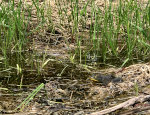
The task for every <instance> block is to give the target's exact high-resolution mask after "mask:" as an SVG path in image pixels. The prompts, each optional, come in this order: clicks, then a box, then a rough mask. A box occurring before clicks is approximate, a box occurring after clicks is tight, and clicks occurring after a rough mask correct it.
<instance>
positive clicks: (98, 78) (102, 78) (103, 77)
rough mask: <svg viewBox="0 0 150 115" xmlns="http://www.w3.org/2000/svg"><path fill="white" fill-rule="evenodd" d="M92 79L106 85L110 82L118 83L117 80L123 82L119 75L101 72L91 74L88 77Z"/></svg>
mask: <svg viewBox="0 0 150 115" xmlns="http://www.w3.org/2000/svg"><path fill="white" fill-rule="evenodd" d="M90 79H91V80H92V81H96V82H99V83H101V84H102V85H105V86H106V85H108V84H109V83H110V82H113V83H118V82H123V79H122V78H121V77H115V76H114V75H113V74H109V75H103V74H98V75H95V74H94V75H92V76H91V77H90Z"/></svg>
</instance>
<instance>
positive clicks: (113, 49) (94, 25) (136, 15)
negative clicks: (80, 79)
mask: <svg viewBox="0 0 150 115" xmlns="http://www.w3.org/2000/svg"><path fill="white" fill-rule="evenodd" d="M31 2H32V4H31V5H30V6H26V8H25V7H24V5H23V3H22V2H21V1H20V2H19V3H18V7H15V3H14V1H9V2H8V5H7V4H6V5H4V4H1V5H0V8H1V10H0V33H1V36H0V52H1V54H2V57H4V60H3V61H4V63H5V65H9V64H8V61H7V59H8V58H9V56H8V54H14V53H15V54H16V58H17V63H18V64H19V60H23V57H22V52H23V51H24V50H26V49H28V46H27V43H29V40H28V38H30V37H32V34H34V33H38V31H39V30H40V29H44V27H45V24H47V25H48V28H49V29H51V32H54V31H55V26H59V25H61V26H65V24H66V23H67V25H70V26H68V27H67V29H68V34H71V42H73V43H74V44H75V45H76V46H77V47H76V48H75V51H74V52H71V53H70V55H71V56H70V57H74V58H73V59H77V61H79V63H84V64H86V63H87V61H88V60H91V62H93V61H95V62H102V63H111V61H112V60H111V59H113V60H117V62H119V63H120V65H126V63H128V62H133V61H134V60H141V61H146V60H148V59H149V54H150V52H149V51H150V50H149V48H150V45H149V40H150V34H149V33H150V0H149V2H148V3H147V5H146V6H145V7H144V6H142V5H141V4H138V2H137V1H124V2H122V1H121V0H120V3H119V4H118V6H116V7H114V6H113V3H111V2H110V3H109V5H105V6H104V7H103V9H104V10H101V8H100V7H99V6H97V5H96V4H95V1H94V0H88V1H87V2H82V0H81V1H79V0H71V1H68V0H63V1H59V0H55V2H56V4H57V10H58V14H57V15H58V16H59V24H58V23H57V24H55V21H54V19H53V17H51V16H52V13H53V9H52V8H51V7H49V8H48V9H47V11H44V10H45V9H44V5H43V6H42V7H40V6H39V1H38V0H32V1H31ZM81 2H82V4H81ZM33 7H35V9H36V12H37V13H36V16H37V25H36V26H34V27H32V28H30V26H31V24H32V22H31V18H32V15H31V12H32V10H33ZM68 12H70V13H68ZM45 13H47V14H46V15H47V17H45ZM26 14H28V16H26ZM87 22H88V23H87ZM87 26H88V27H87ZM70 30H71V31H70ZM87 33H88V35H87V36H86V37H85V36H84V35H85V34H87ZM67 44H68V43H67ZM82 46H86V48H82ZM88 55H89V56H90V57H92V58H90V59H89V57H88ZM93 57H94V58H93ZM72 61H73V60H72ZM19 65H20V64H19ZM20 66H21V65H20Z"/></svg>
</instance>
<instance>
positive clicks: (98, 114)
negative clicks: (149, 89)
mask: <svg viewBox="0 0 150 115" xmlns="http://www.w3.org/2000/svg"><path fill="white" fill-rule="evenodd" d="M149 98H150V95H146V96H145V95H140V96H138V97H134V98H131V99H129V100H127V101H125V102H123V103H121V104H119V105H116V106H114V107H111V108H108V109H104V110H102V111H98V112H93V113H91V114H88V115H104V114H108V113H111V112H113V111H115V110H118V109H121V108H126V107H128V106H130V105H133V104H135V103H138V102H144V101H146V100H148V99H149Z"/></svg>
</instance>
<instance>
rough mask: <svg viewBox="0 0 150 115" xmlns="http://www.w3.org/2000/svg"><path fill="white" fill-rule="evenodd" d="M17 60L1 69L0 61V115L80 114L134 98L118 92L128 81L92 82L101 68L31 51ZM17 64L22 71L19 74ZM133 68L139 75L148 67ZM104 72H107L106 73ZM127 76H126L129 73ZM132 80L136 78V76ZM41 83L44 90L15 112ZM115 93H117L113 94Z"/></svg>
mask: <svg viewBox="0 0 150 115" xmlns="http://www.w3.org/2000/svg"><path fill="white" fill-rule="evenodd" d="M24 54H25V53H24ZM16 57H17V56H14V58H9V60H8V61H7V63H8V64H7V65H8V66H4V62H3V60H2V61H1V63H2V64H1V67H0V70H1V74H0V76H1V77H0V79H1V84H0V87H1V89H0V113H2V114H27V115H30V114H37V113H39V114H60V115H62V114H64V115H66V114H70V115H72V114H76V115H79V114H86V113H91V112H94V111H97V110H102V109H105V108H108V107H110V106H114V105H116V104H117V103H121V102H123V101H125V100H127V99H128V96H131V95H132V96H133V95H137V94H136V91H134V90H131V91H129V90H128V91H122V92H121V91H120V87H121V86H122V85H128V84H127V83H128V82H126V83H120V84H111V83H110V84H109V85H108V86H104V85H102V84H101V83H99V82H94V81H91V80H90V76H91V75H92V74H93V73H100V72H99V71H100V68H99V69H98V70H97V69H94V68H90V67H85V66H83V65H79V64H71V63H69V62H67V61H64V60H61V59H55V58H54V57H51V56H48V55H47V56H46V55H45V56H44V57H43V55H39V56H37V55H33V52H32V55H31V54H30V53H29V54H28V53H26V55H22V58H21V60H16V59H18V58H16ZM46 60H49V61H48V63H47V64H45V66H44V67H42V66H43V64H44V63H45V62H46ZM16 64H18V66H19V67H20V68H21V71H20V73H19V71H18V70H17V65H16ZM134 67H135V69H134V70H136V68H137V67H138V68H137V69H138V72H139V71H140V69H141V67H142V70H143V67H145V68H146V67H147V65H138V66H136V65H135V66H134ZM130 68H133V67H128V68H126V69H124V70H121V71H120V70H119V72H120V73H117V74H118V75H125V74H126V73H127V72H125V71H129V70H131V69H130ZM122 71H123V72H124V74H122V73H123V72H122ZM107 72H108V73H109V71H108V70H107ZM135 72H136V71H135ZM132 73H133V72H132ZM133 75H134V73H133ZM143 75H145V74H143ZM126 76H127V77H129V76H128V74H127V75H126ZM133 77H135V78H136V76H133ZM133 77H132V78H133ZM141 78H142V74H141ZM136 79H138V80H140V79H139V78H136ZM41 83H44V87H43V88H42V89H41V90H40V91H39V92H38V93H37V94H36V95H35V97H34V98H33V99H32V100H31V101H30V103H28V104H27V105H26V106H24V107H23V108H21V111H19V110H20V108H19V109H17V111H14V110H15V109H16V108H17V107H18V106H19V105H20V104H21V102H23V101H24V100H25V99H26V98H27V97H28V96H29V95H30V94H31V93H32V92H33V90H34V89H36V88H37V87H38V86H39V85H40V84H41ZM114 86H116V87H114ZM113 87H114V89H113ZM121 89H122V88H121ZM125 90H126V89H125ZM146 90H147V89H146ZM115 91H116V93H113V92H115ZM118 113H119V111H117V114H118ZM113 114H115V113H113Z"/></svg>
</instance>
